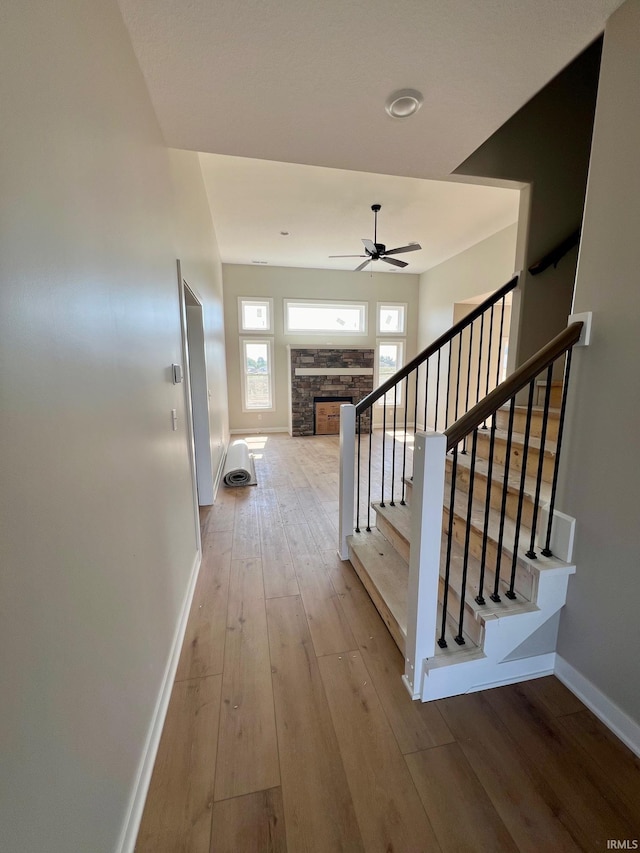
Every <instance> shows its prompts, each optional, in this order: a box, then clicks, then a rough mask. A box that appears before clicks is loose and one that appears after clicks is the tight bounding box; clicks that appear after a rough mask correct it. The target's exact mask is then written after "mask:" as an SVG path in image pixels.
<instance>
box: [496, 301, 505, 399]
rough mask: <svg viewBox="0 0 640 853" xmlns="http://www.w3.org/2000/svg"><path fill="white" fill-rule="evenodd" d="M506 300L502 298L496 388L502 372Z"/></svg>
mask: <svg viewBox="0 0 640 853" xmlns="http://www.w3.org/2000/svg"><path fill="white" fill-rule="evenodd" d="M506 300H507V297H506V296H503V297H502V310H501V312H500V339H499V343H498V367H497V368H496V387H497V386H498V385H499V384H500V373H501V370H502V334H503V330H504V306H505V302H506Z"/></svg>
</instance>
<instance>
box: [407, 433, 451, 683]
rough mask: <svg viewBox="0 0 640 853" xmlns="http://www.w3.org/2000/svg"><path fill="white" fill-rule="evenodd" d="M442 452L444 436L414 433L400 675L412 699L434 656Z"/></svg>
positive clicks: (440, 533) (443, 449)
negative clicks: (404, 637) (426, 663)
mask: <svg viewBox="0 0 640 853" xmlns="http://www.w3.org/2000/svg"><path fill="white" fill-rule="evenodd" d="M446 455H447V439H446V436H444V435H442V434H441V433H439V432H430V433H424V432H417V433H416V437H415V445H414V451H413V489H412V492H411V551H410V556H409V589H408V596H407V602H408V604H407V609H408V613H407V644H406V651H405V663H404V676H403V680H404V683H405V687H406V688H407V690H408V691H409V693H410V694H411V697H412V698H413V699H419V698H421V696H422V672H423V661H424V660H425V658H430V657H433V655H434V654H435V646H436V631H437V620H438V585H439V582H440V544H441V540H442V507H443V501H444V478H445V459H446Z"/></svg>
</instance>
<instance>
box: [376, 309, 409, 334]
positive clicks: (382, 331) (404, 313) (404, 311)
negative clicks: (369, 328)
mask: <svg viewBox="0 0 640 853" xmlns="http://www.w3.org/2000/svg"><path fill="white" fill-rule="evenodd" d="M383 308H401V309H402V328H401V329H395V330H392V331H387V330H385V329H383V328H382V325H381V323H380V313H381V311H382V309H383ZM408 309H409V303H408V302H376V324H377V333H378V335H388V336H389V337H396V338H403V337H405V336H406V334H407V313H408Z"/></svg>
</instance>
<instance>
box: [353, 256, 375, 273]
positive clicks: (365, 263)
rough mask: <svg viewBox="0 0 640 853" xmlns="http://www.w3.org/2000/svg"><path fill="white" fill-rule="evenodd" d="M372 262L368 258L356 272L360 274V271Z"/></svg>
mask: <svg viewBox="0 0 640 853" xmlns="http://www.w3.org/2000/svg"><path fill="white" fill-rule="evenodd" d="M370 261H371V258H367V260H366V261H363V262H362V263H361V264H360V266H359V267H356V268H355V270H354V272H360V270H363V269H364V268H365V267H366V265H367V264H368V263H369V262H370Z"/></svg>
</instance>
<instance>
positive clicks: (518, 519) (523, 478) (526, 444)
mask: <svg viewBox="0 0 640 853" xmlns="http://www.w3.org/2000/svg"><path fill="white" fill-rule="evenodd" d="M535 390H536V380H535V379H532V380H531V382H530V384H529V400H528V402H527V425H526V426H525V430H524V447H523V449H522V471H521V472H520V491H519V494H518V513H517V516H516V528H515V537H514V540H513V558H512V561H511V577H510V579H509V589H508V591H507V592H506V593H505V595H506V596H507V598H510V599H512V600H513V599H514V598H515V597H516V594H515V592H514V591H513V590H514V586H515V583H516V569H517V567H518V545H519V544H520V526H521V523H522V507H523V504H524V485H525V481H526V478H527V460H528V458H529V439H530V438H531V416H532V414H533V411H532V410H533V394H534V392H535Z"/></svg>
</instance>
